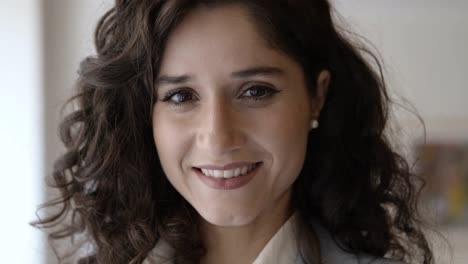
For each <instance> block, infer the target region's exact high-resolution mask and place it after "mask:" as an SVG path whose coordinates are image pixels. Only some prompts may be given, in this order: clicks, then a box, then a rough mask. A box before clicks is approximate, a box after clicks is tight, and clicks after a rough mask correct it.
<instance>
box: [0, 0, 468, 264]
mask: <svg viewBox="0 0 468 264" xmlns="http://www.w3.org/2000/svg"><path fill="white" fill-rule="evenodd" d="M333 3H334V5H335V8H336V9H337V11H338V12H339V13H340V14H341V17H342V18H343V19H344V21H346V23H344V22H342V25H343V26H344V27H346V28H349V29H351V30H352V31H354V32H356V33H358V34H359V35H361V36H364V37H365V38H366V39H368V40H369V41H370V42H371V43H372V44H373V45H374V47H375V48H376V49H377V50H378V51H379V52H380V54H381V57H382V58H383V61H384V68H385V72H384V73H385V76H386V80H387V82H388V85H389V87H390V89H391V90H392V94H393V95H394V96H395V97H403V98H405V99H406V100H407V101H408V102H409V103H411V104H412V106H414V108H415V109H416V110H417V111H418V113H419V114H420V116H421V117H422V118H423V119H424V122H425V125H426V131H425V132H426V138H425V141H424V130H423V127H422V126H421V123H420V122H419V121H418V119H417V118H416V117H415V116H414V115H412V114H411V113H410V112H408V111H406V110H404V109H403V108H397V109H396V114H395V117H396V119H397V120H398V121H399V126H397V127H396V129H395V131H396V133H397V135H398V138H400V139H404V143H403V144H401V147H402V148H403V150H404V151H405V152H406V153H407V154H408V155H409V156H410V157H413V158H414V157H417V158H418V160H419V161H420V162H419V163H418V164H419V166H418V169H420V170H421V171H423V172H426V173H424V175H425V177H427V179H428V188H427V190H426V191H425V193H424V197H425V201H426V203H425V208H427V213H428V217H430V219H431V222H432V223H434V224H436V225H437V226H438V229H439V230H440V232H441V233H442V234H443V235H444V236H445V237H446V238H447V239H448V241H449V242H450V244H451V247H452V249H453V252H450V248H449V247H447V245H446V244H444V242H443V241H441V240H440V239H436V238H434V241H433V244H434V248H435V249H436V251H437V254H438V262H437V263H455V264H461V263H468V104H467V101H468V87H467V85H466V84H467V83H468V51H467V47H468V16H467V15H466V14H468V1H464V0H446V1H441V0H413V1H405V0H393V1H384V0H353V1H346V0H334V1H333ZM111 5H112V1H111V0H80V1H76V0H2V1H1V2H0V38H1V41H0V58H1V62H0V83H1V84H0V122H1V123H0V148H1V151H0V165H1V168H2V171H1V174H0V175H1V178H2V184H1V185H0V209H1V217H0V253H1V256H2V261H1V262H2V263H19V264H23V263H24V264H29V263H34V264H36V263H38V264H41V263H55V260H54V259H53V258H51V257H50V256H49V255H50V252H49V249H48V248H47V246H46V242H45V238H44V237H43V236H42V234H41V232H39V231H37V230H35V229H34V228H32V227H30V226H29V225H28V223H29V222H30V221H32V220H34V219H35V210H36V207H37V205H38V204H40V203H41V202H43V201H45V200H46V199H47V197H48V196H50V194H49V193H48V191H47V189H46V188H45V184H44V177H45V175H47V174H48V173H49V172H50V171H51V167H52V162H53V160H54V159H55V158H56V157H57V156H58V155H59V154H60V152H61V146H60V144H59V140H58V137H57V134H58V133H57V124H58V120H59V113H60V107H61V106H62V104H63V102H64V101H65V100H66V98H68V97H69V96H70V95H71V94H72V87H73V84H74V81H75V80H76V78H77V74H76V72H77V69H78V64H79V62H80V61H81V60H82V59H83V58H84V57H85V56H87V55H89V54H92V53H94V49H93V38H92V36H93V31H94V28H95V25H96V22H97V19H98V18H99V16H100V15H102V14H103V13H104V12H105V11H106V10H107V9H108V8H109V7H110V6H111ZM49 198H50V197H49ZM451 253H453V255H452V256H451V257H450V254H451Z"/></svg>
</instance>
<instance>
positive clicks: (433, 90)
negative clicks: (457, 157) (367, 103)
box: [334, 0, 468, 141]
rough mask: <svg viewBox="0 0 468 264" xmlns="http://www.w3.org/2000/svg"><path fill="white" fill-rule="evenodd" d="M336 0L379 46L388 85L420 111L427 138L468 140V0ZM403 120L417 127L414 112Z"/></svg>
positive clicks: (348, 15) (361, 32) (406, 124)
mask: <svg viewBox="0 0 468 264" xmlns="http://www.w3.org/2000/svg"><path fill="white" fill-rule="evenodd" d="M334 2H335V6H336V8H337V9H338V10H339V11H340V12H341V14H342V15H343V17H345V18H346V19H347V20H348V21H349V24H350V26H351V27H352V28H354V29H355V31H357V32H358V33H360V34H361V35H363V36H365V37H366V38H367V39H369V40H370V41H371V42H372V43H374V44H375V46H376V47H377V49H378V50H379V51H380V52H381V54H382V57H383V59H384V62H385V66H386V71H387V76H386V77H387V78H388V81H389V84H390V87H391V88H392V89H394V90H396V91H398V92H399V94H401V95H404V96H405V97H406V98H407V99H408V100H409V101H410V102H411V103H413V105H414V106H415V107H416V109H417V110H418V111H419V113H420V114H421V116H422V117H423V119H424V121H425V122H426V127H427V137H428V140H429V141H431V140H437V141H458V140H465V141H468V104H467V102H466V101H467V100H468V86H467V83H468V50H467V48H466V47H468V16H467V13H468V1H464V0H445V1H441V0H412V1H407V0H392V1H385V0H353V1H346V0H335V1H334ZM403 124H404V125H405V126H407V127H414V126H416V127H415V128H418V127H417V125H416V124H415V120H414V118H411V117H410V116H403Z"/></svg>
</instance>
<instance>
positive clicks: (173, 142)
mask: <svg viewBox="0 0 468 264" xmlns="http://www.w3.org/2000/svg"><path fill="white" fill-rule="evenodd" d="M184 131H186V129H183V128H182V127H181V126H180V124H179V123H177V122H174V121H173V120H170V119H168V118H167V117H165V116H164V115H162V114H160V113H158V112H154V113H153V139H154V143H155V145H156V150H157V153H158V156H159V159H160V162H161V165H162V168H163V170H164V172H165V173H166V175H167V176H168V178H173V177H174V176H175V175H178V174H179V173H177V171H178V169H180V168H182V161H183V157H184V152H185V149H186V147H185V146H186V143H185V142H186V137H187V136H186V135H185V134H184Z"/></svg>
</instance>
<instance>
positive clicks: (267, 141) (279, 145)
mask: <svg viewBox="0 0 468 264" xmlns="http://www.w3.org/2000/svg"><path fill="white" fill-rule="evenodd" d="M296 102H297V101H296ZM290 105H291V104H288V105H285V106H284V107H281V108H280V109H278V110H277V111H275V112H274V114H273V115H270V117H269V118H265V119H263V121H262V122H261V123H260V124H259V125H258V128H259V131H261V132H259V133H256V136H257V142H261V143H260V145H262V147H263V148H264V149H265V150H266V151H267V152H268V153H270V155H271V158H272V162H273V163H272V167H271V170H272V172H273V174H274V175H277V178H275V179H274V180H275V181H278V182H281V183H282V184H285V183H291V182H292V181H294V180H295V179H296V177H297V176H298V175H299V173H300V171H301V169H302V166H303V164H304V158H305V152H306V147H307V137H308V131H309V130H308V127H309V126H308V123H309V122H308V113H307V108H306V107H304V106H301V105H297V104H296V106H295V107H291V106H290ZM277 185H281V184H277Z"/></svg>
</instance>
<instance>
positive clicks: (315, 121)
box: [310, 119, 319, 129]
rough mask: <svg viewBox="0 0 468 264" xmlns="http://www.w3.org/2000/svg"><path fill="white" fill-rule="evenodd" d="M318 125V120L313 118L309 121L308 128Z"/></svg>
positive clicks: (314, 127)
mask: <svg viewBox="0 0 468 264" xmlns="http://www.w3.org/2000/svg"><path fill="white" fill-rule="evenodd" d="M318 127H319V122H318V121H317V120H315V119H314V120H312V121H310V128H311V129H316V128H318Z"/></svg>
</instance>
